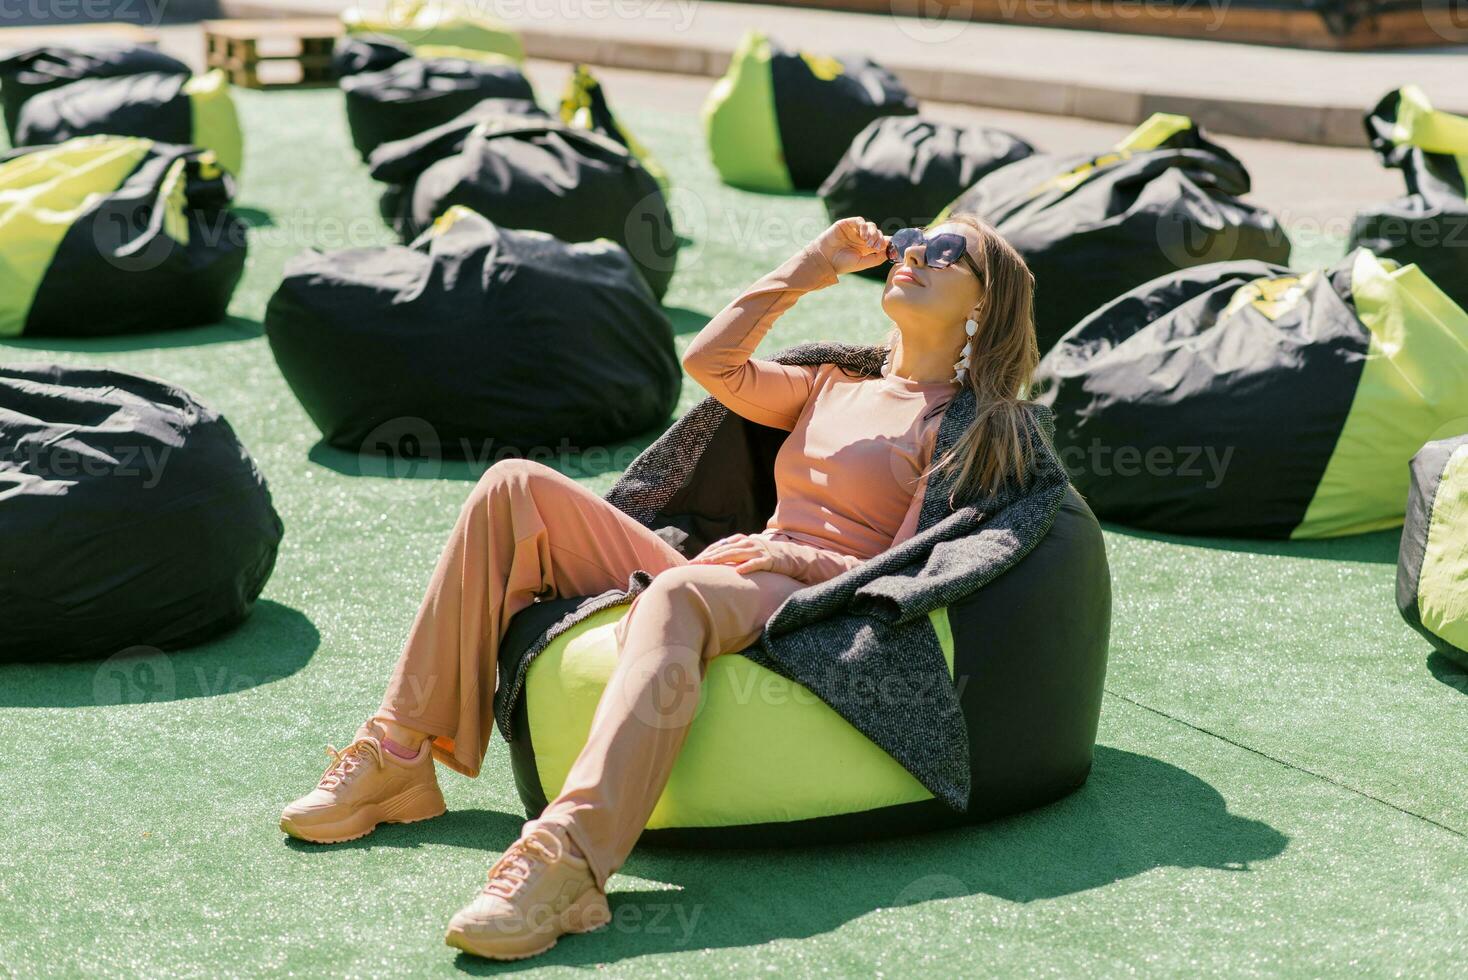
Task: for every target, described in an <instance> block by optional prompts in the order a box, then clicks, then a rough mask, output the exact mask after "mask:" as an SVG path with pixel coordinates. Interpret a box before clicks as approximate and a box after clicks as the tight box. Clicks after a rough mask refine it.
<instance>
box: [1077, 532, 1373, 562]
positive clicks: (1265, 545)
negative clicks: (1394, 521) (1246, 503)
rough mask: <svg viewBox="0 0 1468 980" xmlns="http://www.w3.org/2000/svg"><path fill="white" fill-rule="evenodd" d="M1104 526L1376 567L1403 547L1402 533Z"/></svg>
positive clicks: (1149, 537) (1153, 537) (1217, 547)
mask: <svg viewBox="0 0 1468 980" xmlns="http://www.w3.org/2000/svg"><path fill="white" fill-rule="evenodd" d="M1101 526H1102V527H1103V528H1105V529H1106V530H1107V531H1110V532H1111V533H1113V534H1124V535H1126V536H1127V537H1129V538H1140V539H1142V540H1145V541H1163V542H1166V543H1168V544H1179V545H1187V546H1190V547H1194V548H1210V549H1212V550H1214V551H1236V552H1244V553H1247V554H1255V555H1279V556H1282V557H1285V558H1316V559H1319V560H1321V561H1355V562H1367V563H1370V564H1373V565H1395V564H1396V563H1397V552H1398V550H1399V548H1400V547H1401V541H1402V531H1401V529H1400V528H1396V529H1393V530H1390V531H1373V532H1371V533H1370V534H1351V535H1347V536H1345V537H1341V538H1320V539H1315V540H1300V541H1280V540H1277V539H1270V538H1258V539H1255V538H1205V537H1195V536H1192V535H1187V534H1163V533H1161V532H1159V531H1143V530H1141V529H1139V528H1135V527H1125V526H1123V525H1121V524H1113V523H1111V522H1110V521H1103V522H1102V524H1101Z"/></svg>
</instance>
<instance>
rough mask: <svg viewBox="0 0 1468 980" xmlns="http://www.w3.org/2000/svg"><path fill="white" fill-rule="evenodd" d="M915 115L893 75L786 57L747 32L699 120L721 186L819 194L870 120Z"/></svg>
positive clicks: (854, 57)
mask: <svg viewBox="0 0 1468 980" xmlns="http://www.w3.org/2000/svg"><path fill="white" fill-rule="evenodd" d="M917 111H918V106H917V100H916V99H914V98H913V97H912V96H911V95H910V94H909V93H908V91H907V89H906V88H905V87H904V86H903V84H902V83H901V82H900V81H898V80H897V76H895V75H893V74H892V73H891V72H890V71H888V70H887V69H885V68H883V67H882V66H881V65H879V64H877V63H876V62H875V61H872V60H871V59H870V58H867V57H866V56H864V55H858V54H850V55H841V56H835V57H833V56H831V55H825V54H815V53H812V52H809V51H796V50H790V49H788V48H786V47H784V46H783V45H781V44H780V43H779V42H777V41H775V40H772V39H771V38H769V37H766V36H765V35H764V34H762V33H760V32H759V31H749V32H748V33H746V34H745V35H744V37H743V39H742V40H741V41H740V42H739V47H738V48H736V49H735V51H734V56H733V59H732V60H731V61H730V63H729V69H728V71H726V72H725V73H724V77H723V78H721V79H719V81H718V82H717V83H716V84H715V85H714V88H713V91H711V92H710V93H709V95H708V98H707V99H706V100H705V101H704V104H703V110H702V116H703V127H704V134H705V136H706V137H707V140H708V148H709V159H710V160H712V161H713V164H714V169H716V170H717V171H718V172H719V176H720V177H721V178H722V179H723V181H724V183H726V184H732V185H733V186H735V187H743V188H746V189H748V190H756V191H790V190H814V189H816V188H817V187H819V186H820V185H821V181H823V180H825V179H826V175H827V174H829V173H830V172H831V170H832V168H834V167H835V166H836V164H837V162H839V161H840V159H841V156H842V154H844V153H845V152H846V148H847V147H848V146H850V145H851V141H852V139H853V138H854V137H855V136H856V134H857V133H860V132H861V131H862V130H863V129H865V128H866V126H867V124H868V123H870V122H871V121H872V120H874V119H879V118H881V117H882V116H910V115H913V114H914V113H916V112H917Z"/></svg>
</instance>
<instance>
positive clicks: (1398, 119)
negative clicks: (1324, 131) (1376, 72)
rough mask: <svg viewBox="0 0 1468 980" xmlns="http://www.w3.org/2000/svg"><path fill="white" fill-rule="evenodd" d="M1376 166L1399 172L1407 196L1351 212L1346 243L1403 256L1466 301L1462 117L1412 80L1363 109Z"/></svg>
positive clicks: (1467, 172)
mask: <svg viewBox="0 0 1468 980" xmlns="http://www.w3.org/2000/svg"><path fill="white" fill-rule="evenodd" d="M1366 138H1367V139H1368V140H1369V141H1370V143H1371V148H1372V150H1374V151H1375V152H1376V155H1377V157H1378V158H1379V159H1380V160H1381V162H1382V164H1383V165H1384V166H1386V167H1389V168H1392V169H1394V170H1400V171H1401V172H1402V178H1403V180H1405V181H1406V184H1407V194H1406V196H1404V197H1399V198H1397V199H1396V200H1394V201H1388V202H1387V203H1385V204H1382V205H1380V206H1378V207H1374V208H1368V209H1366V210H1364V211H1361V212H1360V213H1358V214H1357V215H1356V220H1355V222H1354V224H1353V225H1352V227H1351V245H1352V247H1355V246H1360V247H1362V248H1369V249H1371V250H1372V251H1374V252H1375V253H1376V254H1377V255H1380V256H1381V257H1382V258H1389V259H1395V260H1397V261H1398V262H1401V263H1403V264H1404V265H1405V264H1406V263H1408V262H1412V263H1416V265H1417V266H1418V267H1419V268H1421V269H1422V271H1423V272H1425V273H1427V275H1428V277H1429V278H1431V279H1432V281H1433V282H1435V283H1437V284H1438V285H1439V286H1441V287H1442V289H1443V290H1444V291H1445V292H1446V293H1447V294H1448V295H1449V296H1451V297H1453V299H1454V301H1456V302H1457V304H1458V305H1459V306H1468V117H1465V116H1455V115H1453V114H1451V113H1447V112H1443V111H1442V110H1440V109H1434V108H1433V107H1432V103H1430V102H1429V101H1428V100H1427V96H1426V95H1425V94H1424V93H1423V91H1422V90H1421V89H1420V88H1418V87H1417V86H1415V85H1408V86H1406V87H1405V88H1401V89H1398V90H1397V91H1395V92H1390V93H1388V94H1387V95H1386V97H1385V98H1383V99H1382V100H1381V102H1379V103H1378V104H1377V105H1376V108H1374V109H1372V110H1371V111H1370V112H1369V113H1367V114H1366Z"/></svg>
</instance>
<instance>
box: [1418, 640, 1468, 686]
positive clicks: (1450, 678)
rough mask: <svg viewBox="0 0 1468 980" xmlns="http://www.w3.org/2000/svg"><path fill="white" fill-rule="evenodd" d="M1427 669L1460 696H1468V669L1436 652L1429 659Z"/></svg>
mask: <svg viewBox="0 0 1468 980" xmlns="http://www.w3.org/2000/svg"><path fill="white" fill-rule="evenodd" d="M1427 669H1428V670H1429V671H1430V672H1431V673H1432V676H1433V677H1435V678H1437V680H1438V681H1439V682H1441V683H1443V684H1446V685H1447V686H1448V687H1451V688H1452V689H1453V690H1455V691H1457V692H1458V693H1459V694H1468V667H1464V666H1463V665H1462V664H1459V663H1457V662H1455V661H1454V660H1453V659H1452V658H1451V657H1449V656H1446V655H1445V654H1443V653H1441V652H1439V651H1437V650H1434V651H1432V653H1431V654H1429V655H1428V657H1427Z"/></svg>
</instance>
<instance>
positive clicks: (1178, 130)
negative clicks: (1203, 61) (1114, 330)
mask: <svg viewBox="0 0 1468 980" xmlns="http://www.w3.org/2000/svg"><path fill="white" fill-rule="evenodd" d="M1248 191H1249V172H1248V171H1247V170H1245V169H1244V165H1243V164H1242V163H1240V162H1239V161H1238V160H1237V159H1236V158H1235V157H1234V156H1233V154H1231V153H1229V152H1228V151H1227V150H1225V149H1224V148H1223V147H1221V146H1218V145H1217V144H1216V143H1213V142H1212V141H1210V140H1208V139H1207V138H1205V137H1204V135H1203V133H1202V131H1201V130H1200V129H1199V128H1198V127H1197V126H1196V125H1194V124H1193V122H1192V120H1190V119H1188V118H1187V117H1186V116H1173V115H1166V114H1162V113H1158V114H1157V115H1154V116H1152V117H1151V118H1150V119H1148V120H1147V121H1146V122H1144V123H1143V124H1142V125H1141V126H1138V127H1137V128H1136V129H1135V130H1134V131H1133V132H1132V133H1131V134H1130V135H1128V136H1127V137H1126V138H1125V139H1123V140H1122V141H1121V142H1120V143H1118V144H1117V145H1116V146H1115V147H1113V148H1112V149H1110V150H1107V151H1105V152H1103V153H1101V154H1099V155H1097V156H1057V155H1051V154H1036V155H1035V156H1032V157H1028V158H1027V159H1024V160H1020V161H1019V162H1017V163H1012V164H1010V165H1009V166H1007V167H1001V168H1000V169H998V170H996V171H994V172H993V173H991V174H989V175H988V176H987V177H984V178H983V179H981V180H980V181H979V182H978V183H977V184H975V185H974V186H973V187H971V188H969V189H968V190H966V191H964V193H963V194H961V195H959V196H958V198H957V199H956V200H954V201H953V202H952V203H951V204H950V205H949V206H948V207H947V208H945V209H944V215H946V214H947V213H949V212H954V211H969V212H974V213H976V214H978V215H979V216H980V217H982V218H984V219H985V220H987V221H988V222H990V223H991V224H993V225H994V226H995V227H996V228H997V229H998V230H999V232H1000V233H1001V234H1002V235H1003V236H1004V237H1005V238H1006V239H1008V240H1009V241H1010V243H1012V244H1013V245H1014V247H1015V248H1017V249H1018V250H1019V252H1020V254H1021V255H1023V256H1024V257H1025V261H1026V262H1028V263H1029V266H1030V269H1031V271H1033V272H1034V274H1035V327H1036V330H1037V332H1038V334H1039V340H1040V350H1041V351H1044V350H1048V349H1049V348H1050V347H1051V345H1053V344H1054V343H1055V341H1056V340H1058V339H1059V337H1060V335H1061V334H1063V333H1065V332H1066V331H1067V330H1069V329H1070V328H1071V327H1073V326H1075V325H1076V324H1077V323H1078V322H1080V320H1081V319H1082V318H1084V317H1085V316H1087V315H1088V314H1090V313H1091V312H1092V311H1093V310H1095V309H1096V308H1097V307H1099V306H1101V305H1102V304H1104V303H1107V302H1109V301H1110V300H1112V299H1114V298H1116V297H1117V296H1120V295H1121V294H1122V293H1125V292H1126V291H1127V290H1129V289H1133V288H1135V287H1137V286H1140V285H1142V284H1143V283H1145V282H1149V281H1150V280H1152V279H1155V278H1157V277H1158V276H1162V275H1166V274H1168V273H1170V272H1173V271H1175V270H1178V269H1185V268H1188V267H1190V266H1195V265H1204V264H1207V263H1210V262H1222V261H1227V260H1238V259H1258V260H1260V261H1263V262H1275V263H1279V264H1281V265H1282V264H1284V263H1286V262H1288V261H1289V257H1290V240H1289V238H1288V236H1287V235H1286V234H1285V232H1284V230H1283V229H1282V228H1281V227H1280V226H1279V223H1278V222H1277V221H1276V220H1275V219H1274V217H1273V216H1272V215H1270V214H1269V213H1268V212H1266V211H1263V210H1261V209H1260V208H1257V207H1255V206H1254V205H1252V204H1249V203H1246V202H1244V201H1241V200H1239V197H1238V195H1241V194H1246V193H1248ZM942 216H943V215H940V217H942Z"/></svg>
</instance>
